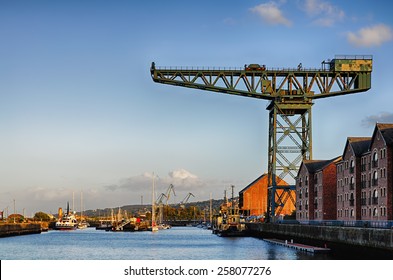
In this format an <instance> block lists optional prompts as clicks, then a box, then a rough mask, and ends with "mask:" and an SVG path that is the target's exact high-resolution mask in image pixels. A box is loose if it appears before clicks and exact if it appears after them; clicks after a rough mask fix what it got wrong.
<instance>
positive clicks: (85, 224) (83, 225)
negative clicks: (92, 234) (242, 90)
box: [78, 221, 90, 229]
mask: <svg viewBox="0 0 393 280" xmlns="http://www.w3.org/2000/svg"><path fill="white" fill-rule="evenodd" d="M88 226H90V224H89V223H88V222H86V221H81V222H79V223H78V229H85V228H87V227H88Z"/></svg>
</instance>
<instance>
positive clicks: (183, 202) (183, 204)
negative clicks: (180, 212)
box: [180, 193, 195, 208]
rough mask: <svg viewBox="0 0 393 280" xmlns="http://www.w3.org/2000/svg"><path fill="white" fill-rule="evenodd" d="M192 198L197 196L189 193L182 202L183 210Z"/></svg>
mask: <svg viewBox="0 0 393 280" xmlns="http://www.w3.org/2000/svg"><path fill="white" fill-rule="evenodd" d="M191 196H192V197H195V195H193V194H192V193H188V194H187V195H186V197H185V198H184V199H183V200H182V201H180V207H181V208H185V204H186V203H187V202H188V200H189V199H190V197H191Z"/></svg>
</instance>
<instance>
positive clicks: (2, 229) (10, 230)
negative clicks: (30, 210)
mask: <svg viewBox="0 0 393 280" xmlns="http://www.w3.org/2000/svg"><path fill="white" fill-rule="evenodd" d="M36 233H41V225H40V224H38V223H37V224H36V223H31V224H30V223H29V224H28V223H25V224H13V223H5V224H0V237H8V236H15V235H24V234H36Z"/></svg>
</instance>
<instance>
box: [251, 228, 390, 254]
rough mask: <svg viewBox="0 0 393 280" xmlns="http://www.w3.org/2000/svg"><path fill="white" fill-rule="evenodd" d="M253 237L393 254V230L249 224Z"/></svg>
mask: <svg viewBox="0 0 393 280" xmlns="http://www.w3.org/2000/svg"><path fill="white" fill-rule="evenodd" d="M247 228H248V229H249V230H250V232H251V233H252V234H253V235H256V236H260V237H263V238H271V237H276V238H284V239H285V238H288V239H305V240H309V241H311V242H314V243H317V244H326V243H327V244H331V243H333V244H342V245H347V246H351V247H352V246H356V247H363V248H373V249H378V250H384V251H387V252H390V253H393V229H377V228H356V227H337V226H311V225H294V224H273V223H272V224H263V223H248V224H247Z"/></svg>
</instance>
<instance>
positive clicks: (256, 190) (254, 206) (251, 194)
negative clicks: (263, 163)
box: [239, 173, 295, 216]
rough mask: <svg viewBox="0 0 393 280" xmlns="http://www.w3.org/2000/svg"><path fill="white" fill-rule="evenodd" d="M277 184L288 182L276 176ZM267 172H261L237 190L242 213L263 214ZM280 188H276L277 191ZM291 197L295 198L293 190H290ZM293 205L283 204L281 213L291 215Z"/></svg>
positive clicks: (282, 184)
mask: <svg viewBox="0 0 393 280" xmlns="http://www.w3.org/2000/svg"><path fill="white" fill-rule="evenodd" d="M276 181H277V185H278V186H288V184H287V183H286V182H285V181H284V180H282V179H280V178H279V177H276ZM268 185H269V182H268V174H266V173H265V174H263V175H261V176H260V177H258V178H257V179H256V180H254V181H253V182H251V183H250V184H249V185H248V186H246V187H245V188H244V189H242V190H241V191H240V192H239V207H240V210H241V211H243V212H244V213H247V214H248V215H250V216H261V215H265V214H266V211H267V204H268V203H267V190H268ZM279 192H280V190H278V193H279ZM291 192H292V193H291V195H292V197H293V199H295V193H294V191H291ZM293 210H295V206H294V205H293V204H292V203H291V202H290V201H287V203H286V204H285V205H284V207H283V210H282V211H281V214H282V215H291V214H292V212H293Z"/></svg>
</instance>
